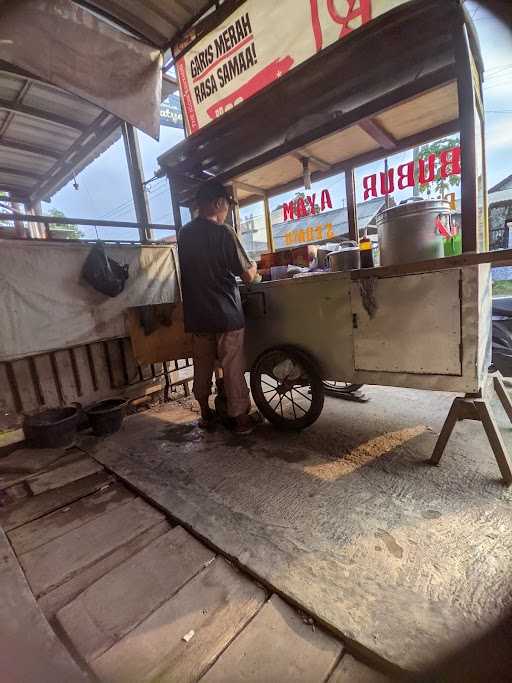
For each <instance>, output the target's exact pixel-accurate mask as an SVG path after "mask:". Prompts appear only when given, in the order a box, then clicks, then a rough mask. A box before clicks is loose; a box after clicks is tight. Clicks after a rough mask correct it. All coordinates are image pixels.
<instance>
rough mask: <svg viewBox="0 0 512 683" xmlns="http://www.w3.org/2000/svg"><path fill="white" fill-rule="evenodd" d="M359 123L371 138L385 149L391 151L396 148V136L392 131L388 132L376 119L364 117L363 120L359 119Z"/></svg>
mask: <svg viewBox="0 0 512 683" xmlns="http://www.w3.org/2000/svg"><path fill="white" fill-rule="evenodd" d="M357 125H358V126H359V128H361V129H362V130H364V132H365V133H367V134H368V135H369V136H370V137H371V138H373V139H374V140H375V142H376V143H377V144H378V145H380V147H382V148H383V149H387V150H390V151H391V150H395V149H396V147H397V142H396V140H395V138H394V137H393V136H392V135H391V133H388V131H387V130H386V129H385V128H384V127H383V126H381V125H380V123H378V122H377V121H376V120H375V119H372V118H368V119H363V120H362V121H359V123H358V124H357Z"/></svg>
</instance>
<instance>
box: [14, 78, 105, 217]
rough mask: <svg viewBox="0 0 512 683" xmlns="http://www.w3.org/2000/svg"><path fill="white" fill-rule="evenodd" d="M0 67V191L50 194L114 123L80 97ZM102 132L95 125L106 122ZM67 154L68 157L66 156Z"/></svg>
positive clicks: (33, 197) (23, 196) (27, 197)
mask: <svg viewBox="0 0 512 683" xmlns="http://www.w3.org/2000/svg"><path fill="white" fill-rule="evenodd" d="M10 69H11V67H9V66H8V65H0V190H7V191H9V192H11V194H12V195H13V196H15V197H16V198H19V199H20V200H21V201H27V202H29V203H30V202H33V201H37V200H38V199H40V198H41V197H43V196H44V197H46V196H48V195H49V194H51V193H52V191H54V190H55V188H56V187H57V186H58V184H59V181H60V180H61V179H62V178H63V177H64V176H65V175H66V170H68V171H69V170H70V169H71V167H72V165H75V164H76V163H77V162H78V161H79V158H80V154H81V151H82V149H83V148H85V147H87V148H89V147H90V145H91V141H96V142H97V144H98V145H99V144H101V142H102V141H103V140H104V139H105V138H106V137H107V136H108V135H110V134H111V133H112V124H113V122H115V123H116V124H118V121H117V119H115V117H113V116H111V115H110V114H106V112H104V111H103V110H102V109H100V108H99V107H96V106H95V105H93V104H90V103H89V102H86V101H84V100H82V99H81V98H80V97H76V96H75V95H70V94H69V93H67V92H65V91H63V90H61V89H60V88H57V87H55V86H53V85H49V84H48V83H44V82H42V81H39V80H38V79H35V78H32V77H29V76H25V75H22V74H21V73H14V72H13V71H14V70H13V71H11V70H10ZM109 119H110V122H111V123H110V125H109V126H107V130H104V128H102V127H101V126H100V124H101V123H102V122H105V121H107V122H108V121H109ZM71 154H73V156H74V158H72V157H71V156H70V155H71Z"/></svg>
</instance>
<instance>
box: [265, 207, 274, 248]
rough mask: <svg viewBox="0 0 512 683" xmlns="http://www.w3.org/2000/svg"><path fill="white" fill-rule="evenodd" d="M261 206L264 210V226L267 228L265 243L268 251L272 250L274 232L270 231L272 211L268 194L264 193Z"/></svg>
mask: <svg viewBox="0 0 512 683" xmlns="http://www.w3.org/2000/svg"><path fill="white" fill-rule="evenodd" d="M263 206H264V210H265V227H266V229H267V244H268V248H269V250H270V251H274V233H273V232H272V213H271V211H270V204H269V201H268V196H267V195H265V198H264V199H263Z"/></svg>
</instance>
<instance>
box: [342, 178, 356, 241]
mask: <svg viewBox="0 0 512 683" xmlns="http://www.w3.org/2000/svg"><path fill="white" fill-rule="evenodd" d="M345 192H346V195H347V218H348V235H349V237H350V239H351V240H354V242H357V244H359V230H358V227H357V205H356V191H355V179H354V169H350V171H345Z"/></svg>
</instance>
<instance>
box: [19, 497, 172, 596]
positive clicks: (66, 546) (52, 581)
mask: <svg viewBox="0 0 512 683" xmlns="http://www.w3.org/2000/svg"><path fill="white" fill-rule="evenodd" d="M163 519H164V516H163V515H162V514H161V513H160V512H158V511H157V510H155V509H154V508H152V507H151V506H149V505H147V504H146V503H145V502H144V501H142V500H140V499H135V500H129V501H127V502H126V503H124V504H122V505H118V506H117V507H116V508H114V509H113V510H110V511H109V512H107V513H105V514H103V515H101V516H100V517H98V518H96V519H94V520H92V521H91V522H88V523H87V524H83V525H82V526H81V527H79V528H78V529H73V530H72V531H69V532H68V533H67V534H64V536H60V537H59V538H55V539H54V540H53V541H50V542H49V543H46V545H43V546H41V547H40V548H36V549H35V550H31V551H29V552H28V553H24V554H23V555H20V556H19V561H20V563H21V565H22V567H23V569H24V571H25V574H26V576H27V579H28V582H29V583H30V587H31V588H32V591H33V593H34V595H35V596H36V597H39V596H41V595H43V594H44V593H47V592H48V591H50V590H51V589H52V588H55V587H56V586H58V585H59V584H60V583H62V582H64V581H66V580H67V579H69V578H71V577H72V576H73V575H74V574H77V573H78V572H79V571H81V570H84V569H86V568H87V567H89V566H90V565H92V564H94V563H96V562H98V561H99V560H101V559H102V558H103V557H105V556H107V555H109V554H110V553H112V552H113V551H114V550H116V548H119V547H120V546H122V545H124V544H125V543H127V542H128V541H130V540H131V539H132V538H135V537H136V536H138V535H139V534H141V533H143V532H144V531H146V530H147V529H150V528H151V527H152V526H154V525H155V524H157V523H158V522H160V521H163Z"/></svg>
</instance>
